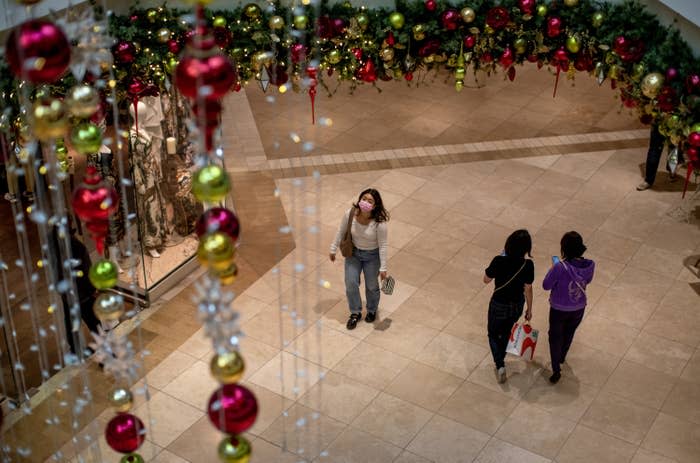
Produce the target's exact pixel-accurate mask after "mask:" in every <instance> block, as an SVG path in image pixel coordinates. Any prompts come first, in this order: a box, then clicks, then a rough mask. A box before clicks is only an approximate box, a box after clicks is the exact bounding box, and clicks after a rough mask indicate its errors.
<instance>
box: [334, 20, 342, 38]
mask: <svg viewBox="0 0 700 463" xmlns="http://www.w3.org/2000/svg"><path fill="white" fill-rule="evenodd" d="M343 32H345V20H344V19H342V18H335V19H333V34H334V35H340V34H342V33H343Z"/></svg>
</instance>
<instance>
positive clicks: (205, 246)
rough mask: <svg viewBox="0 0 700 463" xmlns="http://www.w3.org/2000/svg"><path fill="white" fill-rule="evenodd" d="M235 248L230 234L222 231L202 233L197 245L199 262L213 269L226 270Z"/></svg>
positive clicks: (230, 262) (231, 260) (231, 261)
mask: <svg viewBox="0 0 700 463" xmlns="http://www.w3.org/2000/svg"><path fill="white" fill-rule="evenodd" d="M235 253H236V248H235V247H234V245H233V240H232V239H231V237H230V236H228V235H227V234H226V233H223V232H213V233H206V234H204V235H202V237H201V238H200V241H199V246H198V247H197V258H198V259H199V262H200V263H201V264H202V265H204V266H206V267H208V268H211V269H213V270H226V269H227V268H229V267H230V266H231V264H232V263H233V256H234V255H235Z"/></svg>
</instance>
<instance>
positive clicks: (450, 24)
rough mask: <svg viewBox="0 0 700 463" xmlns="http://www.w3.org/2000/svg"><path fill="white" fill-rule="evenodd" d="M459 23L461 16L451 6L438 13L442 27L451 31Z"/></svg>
mask: <svg viewBox="0 0 700 463" xmlns="http://www.w3.org/2000/svg"><path fill="white" fill-rule="evenodd" d="M461 23H462V16H461V15H460V14H459V11H457V10H455V9H453V8H450V9H449V10H445V11H443V12H442V13H441V14H440V24H441V25H442V27H443V29H446V30H448V31H453V30H455V29H457V28H458V27H459V26H460V24H461Z"/></svg>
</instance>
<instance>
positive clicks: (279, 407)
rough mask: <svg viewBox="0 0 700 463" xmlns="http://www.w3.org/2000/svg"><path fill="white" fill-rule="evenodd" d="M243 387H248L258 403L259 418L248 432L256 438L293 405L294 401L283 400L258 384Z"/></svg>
mask: <svg viewBox="0 0 700 463" xmlns="http://www.w3.org/2000/svg"><path fill="white" fill-rule="evenodd" d="M243 386H245V387H247V388H248V389H249V390H250V391H251V392H252V393H253V394H254V395H255V398H256V399H257V401H258V416H257V418H256V420H255V423H254V424H253V426H251V428H250V429H249V430H248V431H246V433H249V434H251V435H254V436H259V435H261V434H262V433H263V431H265V430H266V429H267V428H268V427H269V426H270V425H271V424H272V422H273V421H275V420H276V419H277V418H278V417H279V416H281V415H282V413H284V412H285V411H286V410H287V409H288V408H289V407H290V406H291V405H292V401H291V400H290V399H287V398H286V397H285V398H283V397H282V396H281V395H279V394H275V393H274V392H272V391H270V390H268V389H267V388H264V387H262V386H258V385H257V384H254V383H250V382H245V383H243Z"/></svg>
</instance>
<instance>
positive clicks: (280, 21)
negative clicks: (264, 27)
mask: <svg viewBox="0 0 700 463" xmlns="http://www.w3.org/2000/svg"><path fill="white" fill-rule="evenodd" d="M268 25H269V26H270V29H272V30H274V31H278V30H280V29H283V28H284V18H283V17H282V16H272V17H271V18H270V21H269V22H268Z"/></svg>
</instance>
